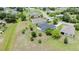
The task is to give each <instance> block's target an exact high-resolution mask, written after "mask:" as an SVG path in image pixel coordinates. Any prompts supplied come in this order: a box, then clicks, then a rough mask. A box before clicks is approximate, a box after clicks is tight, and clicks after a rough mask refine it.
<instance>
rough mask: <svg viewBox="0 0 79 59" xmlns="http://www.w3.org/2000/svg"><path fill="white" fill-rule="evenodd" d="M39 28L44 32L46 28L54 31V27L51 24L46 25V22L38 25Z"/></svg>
mask: <svg viewBox="0 0 79 59" xmlns="http://www.w3.org/2000/svg"><path fill="white" fill-rule="evenodd" d="M38 26H39V28H40V29H41V31H45V30H46V29H47V28H51V29H55V28H56V26H55V25H53V24H50V25H49V24H48V23H46V22H42V23H39V24H38Z"/></svg>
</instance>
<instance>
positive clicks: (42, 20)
mask: <svg viewBox="0 0 79 59" xmlns="http://www.w3.org/2000/svg"><path fill="white" fill-rule="evenodd" d="M31 20H32V23H33V24H38V23H43V22H46V19H43V18H34V19H31Z"/></svg>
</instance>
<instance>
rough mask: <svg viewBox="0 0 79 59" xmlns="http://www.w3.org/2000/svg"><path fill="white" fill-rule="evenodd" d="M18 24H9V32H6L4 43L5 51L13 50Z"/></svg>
mask: <svg viewBox="0 0 79 59" xmlns="http://www.w3.org/2000/svg"><path fill="white" fill-rule="evenodd" d="M16 27H17V23H15V24H9V26H8V28H7V30H6V31H5V32H4V34H3V35H4V42H3V48H2V49H3V50H9V49H10V48H11V45H12V42H13V40H14V39H15V33H16Z"/></svg>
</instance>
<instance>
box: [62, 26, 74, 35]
mask: <svg viewBox="0 0 79 59" xmlns="http://www.w3.org/2000/svg"><path fill="white" fill-rule="evenodd" d="M61 32H64V33H65V34H69V35H74V34H75V28H74V26H72V25H66V26H64V27H63V28H62V29H61Z"/></svg>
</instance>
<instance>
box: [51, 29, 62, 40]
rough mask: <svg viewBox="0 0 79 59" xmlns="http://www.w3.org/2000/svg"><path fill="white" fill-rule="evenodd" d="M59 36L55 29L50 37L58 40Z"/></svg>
mask: <svg viewBox="0 0 79 59" xmlns="http://www.w3.org/2000/svg"><path fill="white" fill-rule="evenodd" d="M60 35H61V33H60V31H59V30H58V29H55V30H53V31H52V37H54V38H56V39H57V38H60Z"/></svg>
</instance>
